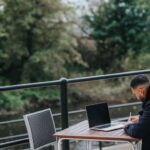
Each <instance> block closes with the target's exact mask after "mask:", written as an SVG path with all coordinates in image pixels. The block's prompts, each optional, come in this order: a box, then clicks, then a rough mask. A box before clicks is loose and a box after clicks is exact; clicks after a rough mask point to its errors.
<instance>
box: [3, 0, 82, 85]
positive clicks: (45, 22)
mask: <svg viewBox="0 0 150 150" xmlns="http://www.w3.org/2000/svg"><path fill="white" fill-rule="evenodd" d="M3 8H4V9H3V11H0V19H1V22H0V74H1V75H0V78H1V80H3V81H4V82H5V83H11V84H14V83H19V82H35V81H42V80H52V79H55V78H58V77H60V76H64V75H66V73H67V70H66V68H65V66H66V65H67V64H69V63H70V62H71V63H72V62H74V63H77V64H82V60H81V57H80V55H79V53H77V52H76V51H75V50H74V49H73V46H72V45H75V44H76V43H75V40H74V39H73V38H72V37H71V36H70V35H69V34H68V32H70V31H69V30H70V28H69V26H70V24H69V23H68V22H67V21H66V17H65V15H69V13H70V11H71V10H70V8H68V7H66V6H64V5H63V4H62V3H61V1H60V0H3ZM6 81H7V82H6Z"/></svg>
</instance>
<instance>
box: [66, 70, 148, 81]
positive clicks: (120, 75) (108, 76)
mask: <svg viewBox="0 0 150 150" xmlns="http://www.w3.org/2000/svg"><path fill="white" fill-rule="evenodd" d="M149 73H150V70H140V71H129V72H123V73H113V74H107V75H97V76H89V77H81V78H73V79H68V80H67V82H68V83H77V82H83V81H93V80H100V79H112V78H118V77H125V76H132V75H138V74H149Z"/></svg>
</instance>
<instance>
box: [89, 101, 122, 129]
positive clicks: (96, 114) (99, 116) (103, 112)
mask: <svg viewBox="0 0 150 150" xmlns="http://www.w3.org/2000/svg"><path fill="white" fill-rule="evenodd" d="M86 112H87V117H88V122H89V128H90V129H94V130H102V131H111V130H116V129H120V128H123V127H124V125H123V123H121V122H116V123H115V122H114V123H111V120H110V115H109V110H108V105H107V103H100V104H94V105H88V106H86Z"/></svg>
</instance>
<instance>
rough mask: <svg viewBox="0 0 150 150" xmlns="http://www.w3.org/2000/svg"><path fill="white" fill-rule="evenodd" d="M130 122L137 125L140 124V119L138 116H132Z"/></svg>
mask: <svg viewBox="0 0 150 150" xmlns="http://www.w3.org/2000/svg"><path fill="white" fill-rule="evenodd" d="M128 122H129V123H137V122H139V117H138V116H131V117H129V119H128Z"/></svg>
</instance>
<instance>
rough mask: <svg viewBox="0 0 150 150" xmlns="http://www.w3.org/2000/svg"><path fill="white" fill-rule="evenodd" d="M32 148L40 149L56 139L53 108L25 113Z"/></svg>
mask: <svg viewBox="0 0 150 150" xmlns="http://www.w3.org/2000/svg"><path fill="white" fill-rule="evenodd" d="M23 117H24V121H25V125H26V128H27V132H28V136H29V142H30V148H31V150H39V149H41V148H43V147H47V146H49V145H50V144H52V143H53V142H55V141H56V138H55V137H54V136H53V134H54V133H55V132H56V130H55V124H54V120H53V116H52V113H51V109H45V110H42V111H38V112H34V113H31V114H27V115H24V116H23Z"/></svg>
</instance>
